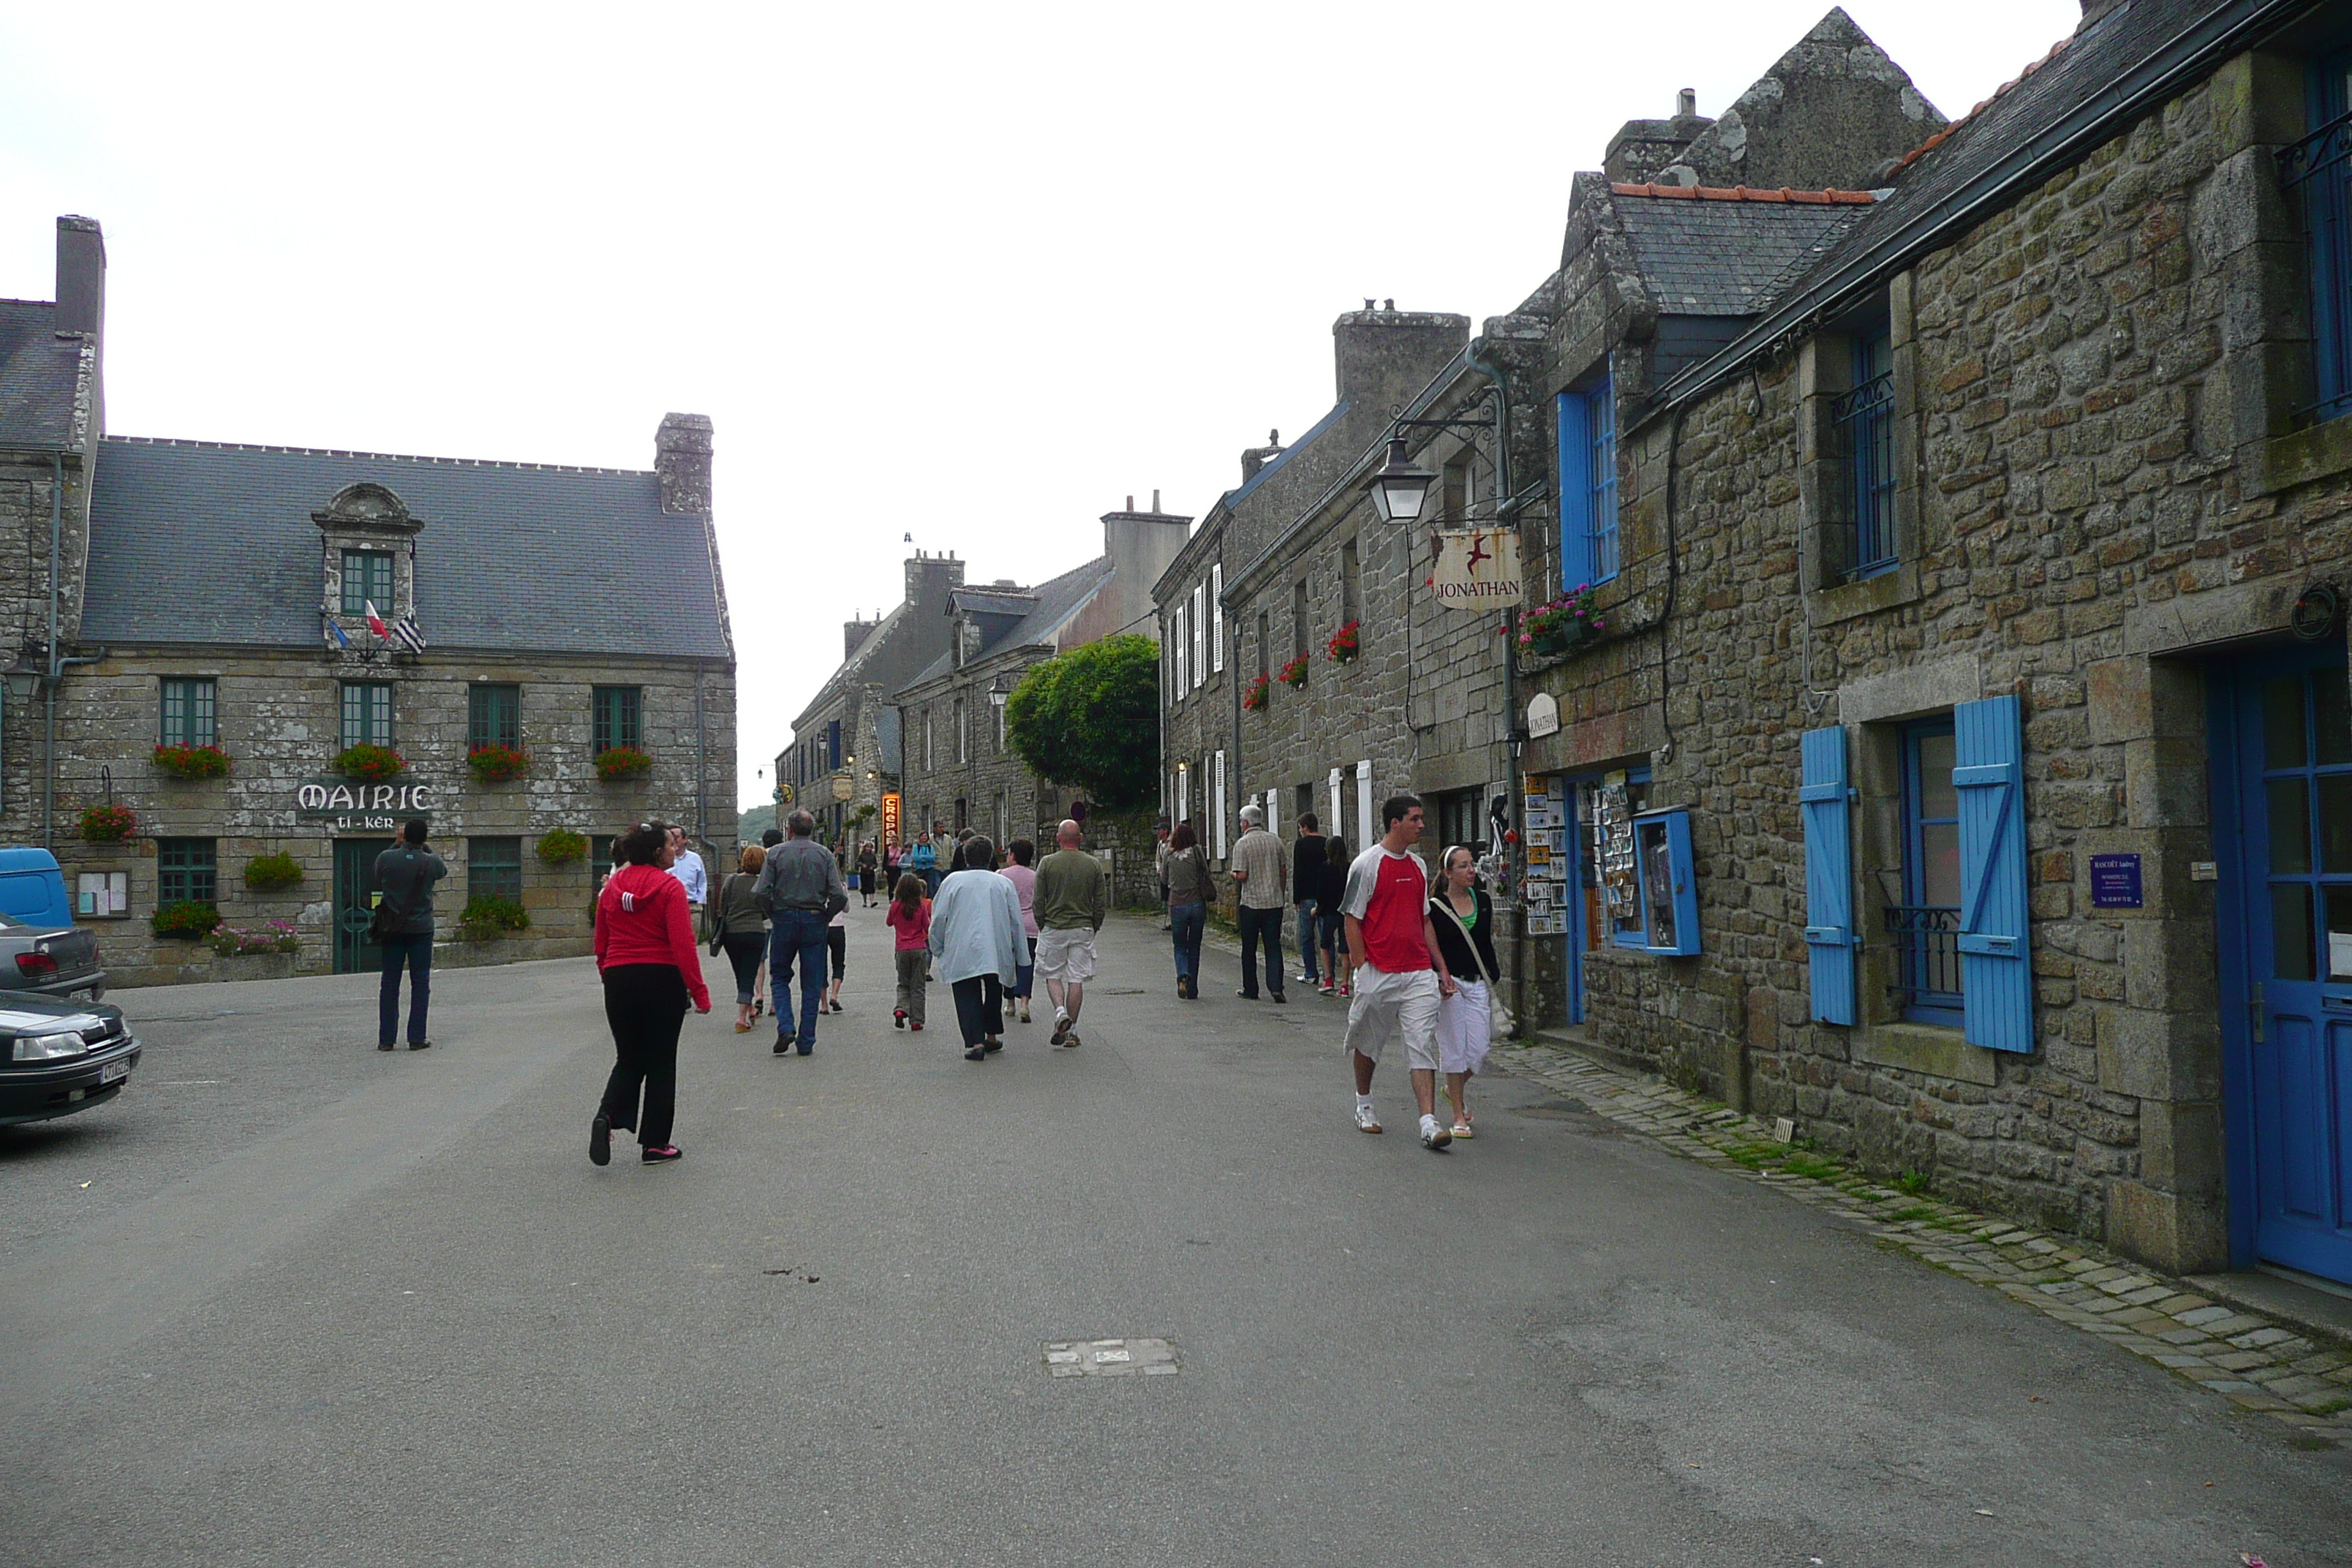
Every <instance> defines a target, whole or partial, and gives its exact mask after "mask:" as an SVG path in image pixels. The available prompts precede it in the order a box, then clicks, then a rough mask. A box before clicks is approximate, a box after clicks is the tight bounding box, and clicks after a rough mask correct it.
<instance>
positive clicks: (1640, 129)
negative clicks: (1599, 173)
mask: <svg viewBox="0 0 2352 1568" xmlns="http://www.w3.org/2000/svg"><path fill="white" fill-rule="evenodd" d="M1714 123H1715V121H1712V120H1709V119H1707V118H1706V116H1704V115H1702V114H1701V113H1699V111H1698V93H1697V91H1696V89H1692V88H1687V87H1686V88H1684V89H1682V90H1681V91H1679V92H1677V93H1675V113H1674V118H1673V119H1671V120H1628V121H1625V123H1624V124H1622V125H1621V126H1619V127H1618V128H1617V134H1616V135H1614V136H1612V137H1611V138H1610V139H1609V148H1608V151H1606V152H1605V153H1602V154H1601V168H1602V169H1604V170H1606V171H1607V172H1608V175H1609V177H1610V178H1611V179H1612V180H1623V181H1626V182H1628V183H1630V184H1637V185H1638V184H1643V182H1645V181H1649V180H1654V179H1656V178H1657V176H1658V175H1660V174H1663V173H1664V172H1665V171H1666V170H1667V169H1669V168H1671V167H1673V166H1674V164H1675V163H1677V162H1679V161H1680V159H1681V157H1682V153H1683V149H1684V148H1685V147H1687V146H1689V145H1690V144H1691V142H1694V141H1695V140H1696V139H1697V137H1698V133H1699V132H1702V131H1705V130H1706V128H1707V127H1708V126H1710V125H1713V124H1714Z"/></svg>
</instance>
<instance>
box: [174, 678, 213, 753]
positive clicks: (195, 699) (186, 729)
mask: <svg viewBox="0 0 2352 1568" xmlns="http://www.w3.org/2000/svg"><path fill="white" fill-rule="evenodd" d="M219 713H220V686H219V683H218V682H217V681H215V680H211V679H181V678H179V677H176V676H167V677H166V678H165V679H164V681H163V744H165V745H167V746H216V745H218V744H220V723H219Z"/></svg>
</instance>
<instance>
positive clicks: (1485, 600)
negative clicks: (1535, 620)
mask: <svg viewBox="0 0 2352 1568" xmlns="http://www.w3.org/2000/svg"><path fill="white" fill-rule="evenodd" d="M1429 588H1430V591H1431V592H1432V593H1433V594H1434V595H1437V602H1438V603H1439V604H1441V605H1445V606H1446V607H1448V608H1449V609H1455V610H1486V609H1496V608H1507V607H1508V606H1510V605H1516V604H1517V603H1519V602H1520V601H1521V600H1522V599H1524V598H1525V597H1526V596H1527V589H1526V584H1524V583H1523V582H1522V581H1521V580H1520V577H1519V536H1518V533H1517V531H1516V530H1514V529H1507V528H1447V529H1440V530H1439V531H1436V532H1434V533H1433V534H1431V535H1430V536H1429Z"/></svg>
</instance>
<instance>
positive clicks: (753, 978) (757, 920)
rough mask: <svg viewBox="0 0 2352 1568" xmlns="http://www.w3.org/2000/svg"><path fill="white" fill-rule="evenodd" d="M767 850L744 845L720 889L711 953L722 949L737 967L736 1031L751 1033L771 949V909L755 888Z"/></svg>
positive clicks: (766, 856)
mask: <svg viewBox="0 0 2352 1568" xmlns="http://www.w3.org/2000/svg"><path fill="white" fill-rule="evenodd" d="M767 863H768V852H767V851H766V850H765V849H762V848H761V847H759V846H758V845H756V844H746V845H745V846H743V853H742V854H741V856H740V857H739V858H737V859H736V862H735V874H734V875H733V876H731V877H730V878H728V879H727V881H726V883H725V884H724V885H723V886H722V887H720V889H719V901H718V903H717V905H716V906H715V907H716V908H717V910H718V911H719V919H718V922H717V924H718V929H717V930H716V931H713V932H711V936H710V953H711V956H712V957H714V958H716V957H717V956H718V955H719V952H721V951H724V952H726V954H727V962H728V963H729V964H730V966H731V967H732V968H733V969H734V971H735V1032H736V1033H737V1034H739V1035H748V1034H750V1033H751V1020H752V1019H753V1018H754V1017H756V1016H758V1015H757V1014H755V1013H754V1012H753V1011H752V1010H751V1009H752V1004H753V1003H754V1002H755V1001H756V1000H757V999H758V997H759V994H760V963H761V960H762V959H764V958H765V957H766V956H767V953H768V911H767V910H763V909H761V907H760V900H759V899H758V897H757V896H756V895H755V894H754V893H753V891H752V889H754V888H756V887H758V886H759V882H760V868H761V867H762V866H764V865H766V864H767Z"/></svg>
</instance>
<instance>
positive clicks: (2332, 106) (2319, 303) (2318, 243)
mask: <svg viewBox="0 0 2352 1568" xmlns="http://www.w3.org/2000/svg"><path fill="white" fill-rule="evenodd" d="M2305 99H2306V101H2307V102H2308V103H2309V104H2310V113H2309V119H2308V121H2306V122H2307V123H2308V124H2309V125H2310V126H2311V132H2310V134H2309V135H2307V136H2305V137H2304V139H2303V140H2302V141H2300V142H2294V143H2293V144H2292V145H2290V146H2286V147H2282V148H2280V149H2279V152H2278V176H2279V184H2280V185H2281V186H2282V187H2283V188H2284V190H2285V192H2286V195H2287V197H2288V199H2289V200H2290V201H2292V202H2293V203H2294V207H2295V212H2296V216H2298V217H2299V218H2300V219H2301V220H2302V223H2303V235H2304V243H2305V247H2306V254H2307V257H2308V263H2309V267H2310V271H2311V317H2312V334H2311V335H2312V366H2311V368H2312V381H2313V390H2314V391H2315V393H2316V394H2317V395H2316V397H2315V399H2314V400H2313V401H2311V402H2310V403H2308V404H2306V405H2304V406H2301V407H2298V408H2296V409H2295V410H2294V417H2295V422H2296V423H2297V424H2298V425H2311V424H2317V423H2319V422H2321V421H2323V420H2328V419H2333V418H2335V417H2336V416H2338V415H2341V414H2346V413H2352V50H2347V51H2345V52H2343V53H2341V54H2336V55H2332V56H2329V57H2328V58H2325V59H2323V60H2320V61H2319V62H2318V63H2316V64H2315V66H2314V67H2313V68H2312V75H2311V83H2310V88H2309V90H2308V92H2307V93H2306V94H2305Z"/></svg>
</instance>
